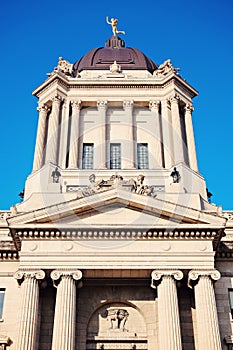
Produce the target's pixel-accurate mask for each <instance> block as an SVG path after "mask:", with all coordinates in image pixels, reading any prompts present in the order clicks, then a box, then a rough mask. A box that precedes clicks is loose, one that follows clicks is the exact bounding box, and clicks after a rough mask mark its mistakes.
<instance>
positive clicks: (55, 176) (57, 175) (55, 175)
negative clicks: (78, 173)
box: [51, 168, 61, 183]
mask: <svg viewBox="0 0 233 350" xmlns="http://www.w3.org/2000/svg"><path fill="white" fill-rule="evenodd" d="M51 176H52V178H53V183H58V182H59V178H60V176H61V173H60V172H59V170H58V168H55V170H54V171H53V172H52V175H51Z"/></svg>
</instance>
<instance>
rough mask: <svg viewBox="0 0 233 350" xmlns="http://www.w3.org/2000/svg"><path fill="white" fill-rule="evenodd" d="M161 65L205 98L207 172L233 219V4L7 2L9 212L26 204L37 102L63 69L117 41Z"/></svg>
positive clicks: (199, 110)
mask: <svg viewBox="0 0 233 350" xmlns="http://www.w3.org/2000/svg"><path fill="white" fill-rule="evenodd" d="M107 15H108V16H109V17H110V18H111V17H116V18H118V19H119V26H118V27H119V29H122V30H125V31H126V35H125V37H124V40H125V42H126V45H127V46H129V47H136V48H138V49H140V50H141V51H143V52H144V53H145V54H146V55H147V56H149V57H150V58H151V59H153V60H154V61H155V62H156V63H157V64H161V63H163V61H165V60H166V59H168V58H170V59H171V60H172V63H173V65H174V67H180V68H181V71H180V74H181V76H182V77H183V78H184V79H186V80H187V81H188V82H189V83H190V84H191V85H192V86H193V87H195V88H196V89H197V90H198V91H199V95H198V97H196V98H195V99H194V108H195V111H194V113H193V120H194V129H195V136H196V145H197V154H198V163H199V170H200V172H201V174H202V175H203V176H204V177H205V179H206V181H207V187H208V188H209V190H210V191H211V192H212V193H213V194H214V196H213V197H212V202H214V203H216V204H217V205H222V206H223V209H232V210H233V185H232V182H233V179H232V176H233V161H232V158H233V63H232V62H233V1H232V0H223V1H219V0H212V1H210V0H196V1H187V0H186V1H184V0H176V1H174V0H148V1H145V2H143V1H134V2H133V1H129V0H124V1H121V0H119V1H109V0H108V1H106V0H101V1H88V2H85V1H73V0H66V1H61V0H56V1H55V0H46V1H45V0H40V1H31V0H30V1H29V0H20V1H16V0H13V1H4V2H2V4H1V13H0V33H1V52H2V53H1V55H0V70H1V73H0V74H1V75H0V76H1V85H0V89H1V91H0V101H1V104H0V115H1V119H0V122H1V124H0V149H1V162H0V210H3V209H9V208H10V206H11V205H12V204H15V203H18V202H19V197H18V193H19V192H20V191H21V190H22V189H23V187H24V182H25V180H26V178H27V176H28V175H29V174H30V172H31V168H32V160H33V153H34V144H35V137H36V128H37V118H38V115H37V111H36V107H37V100H36V98H35V97H33V96H32V95H31V92H32V90H34V89H35V88H36V87H37V86H38V85H40V84H41V83H42V82H43V81H44V80H45V79H46V78H47V76H46V73H47V72H51V71H52V70H53V68H54V67H55V66H56V65H57V61H58V57H59V56H62V57H63V58H64V59H66V60H68V61H70V62H71V63H74V62H75V61H76V60H77V59H79V58H80V57H81V56H82V55H83V54H85V53H86V52H87V51H89V50H90V49H92V48H94V47H100V46H104V43H105V40H106V39H107V38H108V37H110V36H111V29H110V27H109V26H108V25H107V24H106V22H105V17H106V16H107Z"/></svg>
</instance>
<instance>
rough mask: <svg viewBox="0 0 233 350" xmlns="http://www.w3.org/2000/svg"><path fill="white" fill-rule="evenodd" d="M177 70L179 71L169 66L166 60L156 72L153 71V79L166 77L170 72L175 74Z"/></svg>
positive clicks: (169, 63) (169, 62)
mask: <svg viewBox="0 0 233 350" xmlns="http://www.w3.org/2000/svg"><path fill="white" fill-rule="evenodd" d="M178 70H180V68H174V67H173V65H172V64H171V60H170V59H168V60H166V61H165V62H163V63H162V64H161V65H160V66H159V68H158V69H157V70H156V71H154V73H153V75H154V76H155V77H161V76H165V75H167V74H168V73H170V72H173V73H177V71H178Z"/></svg>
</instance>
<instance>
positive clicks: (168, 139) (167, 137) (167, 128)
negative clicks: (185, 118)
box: [161, 100, 174, 168]
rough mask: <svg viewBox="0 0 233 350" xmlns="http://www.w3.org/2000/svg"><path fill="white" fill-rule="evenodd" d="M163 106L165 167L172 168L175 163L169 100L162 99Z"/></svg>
mask: <svg viewBox="0 0 233 350" xmlns="http://www.w3.org/2000/svg"><path fill="white" fill-rule="evenodd" d="M161 106H162V133H163V154H164V162H165V168H170V167H171V166H172V165H173V164H174V160H173V148H172V130H171V121H170V118H169V112H170V111H169V109H168V101H167V100H163V101H161Z"/></svg>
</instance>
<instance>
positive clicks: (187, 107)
mask: <svg viewBox="0 0 233 350" xmlns="http://www.w3.org/2000/svg"><path fill="white" fill-rule="evenodd" d="M184 110H185V112H186V113H190V114H192V112H193V111H194V107H193V105H192V104H191V103H187V104H186V105H185V107H184Z"/></svg>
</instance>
